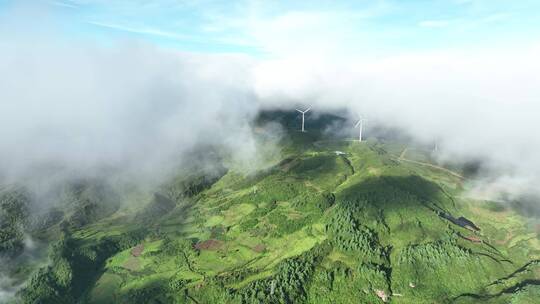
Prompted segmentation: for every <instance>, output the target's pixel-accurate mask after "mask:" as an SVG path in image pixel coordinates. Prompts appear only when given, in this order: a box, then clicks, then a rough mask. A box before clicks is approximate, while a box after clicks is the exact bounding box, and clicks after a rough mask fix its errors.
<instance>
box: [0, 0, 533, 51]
mask: <svg viewBox="0 0 540 304" xmlns="http://www.w3.org/2000/svg"><path fill="white" fill-rule="evenodd" d="M23 2H25V1H23ZM20 3H21V1H10V0H4V1H0V11H3V12H4V13H5V14H9V13H10V8H13V7H15V6H17V5H20ZM28 3H29V1H26V4H27V5H29V4H28ZM39 9H40V10H43V11H44V12H46V14H48V15H49V16H53V17H52V19H54V20H55V22H56V23H57V24H61V26H60V27H59V28H61V29H62V31H63V32H64V34H66V35H69V36H70V37H77V39H81V38H82V39H91V40H95V41H101V42H109V41H116V40H118V39H120V40H122V39H128V40H141V41H145V42H149V43H152V44H157V45H160V46H164V47H170V48H174V49H179V50H184V51H192V52H211V53H231V52H232V53H246V54H252V55H256V56H265V55H268V54H275V53H280V52H285V53H287V52H295V51H298V52H306V51H310V50H315V51H316V50H317V49H321V48H323V49H325V48H328V47H329V46H332V48H339V49H340V50H341V51H343V50H345V49H346V51H347V52H356V53H358V52H365V53H377V52H406V51H417V50H432V49H447V48H467V47H499V46H500V47H504V46H508V45H509V44H520V43H527V42H530V41H537V40H538V38H539V37H540V1H537V0H520V1H509V0H434V1H427V0H400V1H398V0H380V1H377V0H375V1H373V0H372V1H364V0H360V1H314V0H311V1H268V0H267V1H254V0H244V1H231V0H229V1H225V0H216V1H210V0H201V1H196V0H185V1H182V0H163V1H141V0H131V1H128V0H114V1H107V0H42V1H41V5H40V6H39ZM1 16H2V15H0V17H1ZM30 22H35V25H36V26H39V25H40V24H39V22H38V21H30Z"/></svg>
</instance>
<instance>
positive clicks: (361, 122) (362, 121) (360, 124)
mask: <svg viewBox="0 0 540 304" xmlns="http://www.w3.org/2000/svg"><path fill="white" fill-rule="evenodd" d="M365 121H366V119H363V118H360V120H358V122H357V123H356V125H355V126H354V127H355V128H360V132H359V135H358V142H362V129H363V128H364V122H365Z"/></svg>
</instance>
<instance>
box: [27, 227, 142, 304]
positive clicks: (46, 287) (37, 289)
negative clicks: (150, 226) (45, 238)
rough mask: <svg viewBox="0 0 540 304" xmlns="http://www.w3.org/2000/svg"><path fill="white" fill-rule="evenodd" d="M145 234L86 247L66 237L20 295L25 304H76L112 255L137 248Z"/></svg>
mask: <svg viewBox="0 0 540 304" xmlns="http://www.w3.org/2000/svg"><path fill="white" fill-rule="evenodd" d="M144 236H145V231H144V230H142V229H141V230H135V231H132V232H129V233H125V234H122V235H116V236H109V237H106V238H103V239H102V240H100V241H99V242H98V243H95V244H88V245H85V244H83V243H81V241H80V240H77V239H74V238H72V237H71V236H70V235H69V234H63V236H62V237H61V239H60V240H59V241H58V242H57V243H55V244H53V245H52V246H51V249H50V256H49V260H50V264H49V265H48V266H46V267H43V268H41V269H39V271H38V272H37V273H35V274H34V276H33V277H32V278H31V279H30V281H29V282H28V284H27V286H26V287H25V288H24V289H22V290H21V291H20V292H19V294H20V297H21V299H22V301H23V303H32V304H34V303H55V304H57V303H74V302H76V301H75V299H78V298H79V297H80V295H81V294H82V293H83V292H84V290H85V289H86V286H87V285H88V284H89V283H90V282H92V281H93V280H95V279H96V275H97V274H98V273H99V271H100V269H101V267H102V265H103V263H104V262H105V260H106V259H107V258H109V257H110V256H111V255H113V254H115V253H117V252H119V251H122V250H125V249H127V248H130V247H133V246H135V245H136V244H137V243H139V242H140V241H141V240H142V239H143V238H144Z"/></svg>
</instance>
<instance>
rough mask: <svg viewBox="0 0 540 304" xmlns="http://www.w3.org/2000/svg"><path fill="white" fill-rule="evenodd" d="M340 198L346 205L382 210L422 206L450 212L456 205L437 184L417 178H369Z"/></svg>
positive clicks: (413, 176)
mask: <svg viewBox="0 0 540 304" xmlns="http://www.w3.org/2000/svg"><path fill="white" fill-rule="evenodd" d="M338 197H339V199H340V200H341V201H343V202H349V203H367V204H376V205H377V206H379V207H381V208H392V207H403V206H414V205H419V206H426V207H428V208H430V209H432V210H439V211H446V209H447V207H448V206H450V205H448V204H452V202H451V200H450V199H449V198H448V197H447V196H445V195H444V193H443V192H442V190H441V189H440V187H439V186H438V185H437V184H435V183H433V182H430V181H428V180H426V179H424V178H422V177H419V176H416V175H409V176H380V177H372V178H368V179H366V180H364V181H362V182H360V183H358V184H355V185H352V186H350V187H348V188H347V189H345V190H343V191H342V192H341V193H340V194H339V196H338Z"/></svg>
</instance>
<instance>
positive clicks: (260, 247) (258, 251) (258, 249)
mask: <svg viewBox="0 0 540 304" xmlns="http://www.w3.org/2000/svg"><path fill="white" fill-rule="evenodd" d="M251 249H253V251H255V252H257V253H261V252H263V251H265V250H266V246H265V245H263V244H259V245H257V246H255V247H253V248H251Z"/></svg>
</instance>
